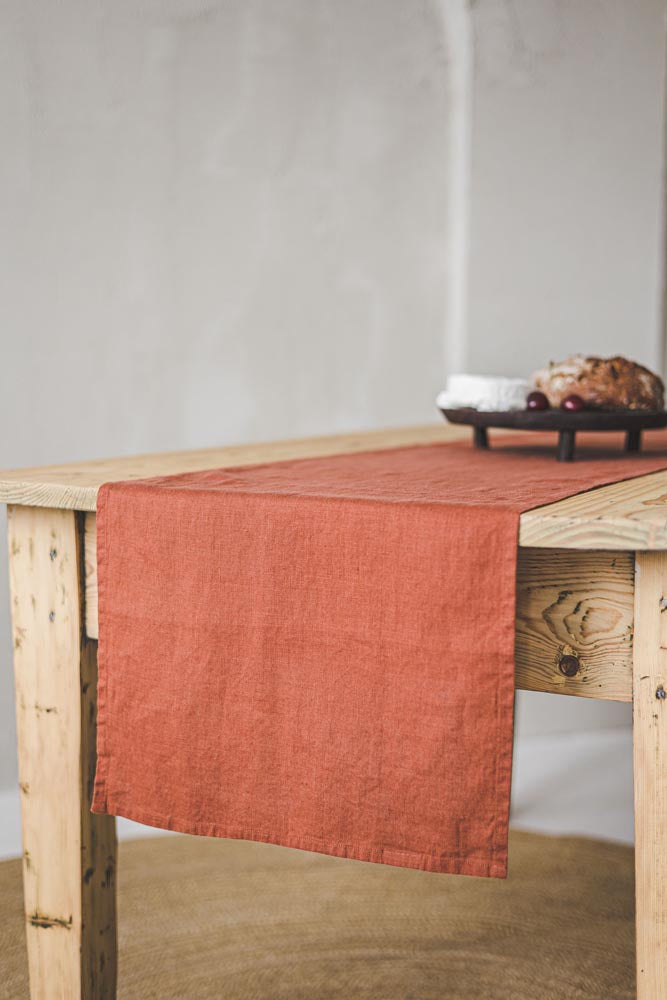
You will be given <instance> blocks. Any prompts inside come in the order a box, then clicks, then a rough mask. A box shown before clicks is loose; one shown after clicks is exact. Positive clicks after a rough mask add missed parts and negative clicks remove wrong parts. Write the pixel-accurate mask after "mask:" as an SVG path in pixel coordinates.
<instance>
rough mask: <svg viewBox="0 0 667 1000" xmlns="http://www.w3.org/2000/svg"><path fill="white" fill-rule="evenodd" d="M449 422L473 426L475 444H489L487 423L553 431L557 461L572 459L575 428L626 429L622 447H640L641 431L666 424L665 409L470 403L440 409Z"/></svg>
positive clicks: (594, 429) (524, 429)
mask: <svg viewBox="0 0 667 1000" xmlns="http://www.w3.org/2000/svg"><path fill="white" fill-rule="evenodd" d="M441 413H442V414H443V416H444V417H445V419H446V420H448V421H449V422H450V424H469V425H470V426H471V427H472V428H473V434H474V441H475V446H476V447H477V448H488V447H489V438H488V434H487V430H488V428H489V427H502V428H506V429H507V428H511V429H513V430H522V431H556V432H557V433H558V447H557V449H556V458H557V460H558V461H559V462H572V461H573V460H574V453H575V446H576V434H577V431H625V450H626V451H641V446H642V445H641V440H642V431H645V430H654V429H656V428H659V427H667V410H641V411H640V410H616V411H615V412H606V411H604V410H582V411H580V412H579V413H570V412H568V411H566V410H507V411H506V412H502V413H488V412H485V411H483V410H474V409H472V408H471V407H461V408H459V409H442V408H441Z"/></svg>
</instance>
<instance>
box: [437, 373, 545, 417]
mask: <svg viewBox="0 0 667 1000" xmlns="http://www.w3.org/2000/svg"><path fill="white" fill-rule="evenodd" d="M529 392H530V383H529V381H528V379H525V378H505V377H503V376H499V375H450V376H449V377H448V378H447V383H446V386H445V388H444V389H443V391H442V392H441V393H440V394H439V396H438V398H437V400H436V403H437V405H438V406H439V407H441V409H443V410H447V409H458V408H459V407H468V406H469V407H471V408H472V409H475V410H483V411H484V412H487V413H500V412H504V411H506V410H523V409H525V406H526V396H527V395H528V393H529Z"/></svg>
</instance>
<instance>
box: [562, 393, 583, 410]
mask: <svg viewBox="0 0 667 1000" xmlns="http://www.w3.org/2000/svg"><path fill="white" fill-rule="evenodd" d="M560 408H561V410H567V411H568V412H569V413H579V412H580V411H581V410H585V409H586V404H585V403H584V401H583V399H582V398H581V396H577V395H576V393H572V395H571V396H566V397H565V399H564V400H562V402H561V404H560Z"/></svg>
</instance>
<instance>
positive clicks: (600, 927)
mask: <svg viewBox="0 0 667 1000" xmlns="http://www.w3.org/2000/svg"><path fill="white" fill-rule="evenodd" d="M632 867H633V855H632V851H631V849H629V848H627V847H621V846H617V845H611V844H604V843H600V842H598V841H593V840H585V839H579V838H551V837H543V836H538V835H535V834H528V833H517V832H514V833H513V834H512V835H511V837H510V872H509V878H508V880H507V881H506V882H503V881H497V880H495V879H493V880H488V879H475V878H460V877H456V876H449V875H430V874H426V873H424V872H419V871H410V870H407V869H399V868H389V867H386V866H383V865H373V864H364V863H362V862H358V861H342V860H338V859H335V858H331V857H324V856H321V855H317V854H308V853H305V852H301V851H294V850H289V849H286V848H281V847H272V846H266V845H260V844H250V843H244V842H234V841H225V840H208V839H199V838H191V837H165V838H155V839H150V840H139V841H133V842H130V843H123V844H121V845H120V861H119V910H120V915H119V919H120V955H121V959H120V973H119V992H118V996H119V1000H176V998H178V1000H209V998H211V1000H213V998H215V1000H223V998H224V1000H329V998H334V997H335V998H341V1000H342V998H345V1000H580V998H581V1000H583V998H586V1000H626V998H627V1000H631V998H633V997H634V954H633V934H634V931H633V876H632ZM24 947H25V939H24V932H23V921H22V901H21V874H20V864H19V862H18V861H5V862H1V863H0V997H1V998H2V1000H24V998H27V996H28V986H27V970H26V960H25V955H24Z"/></svg>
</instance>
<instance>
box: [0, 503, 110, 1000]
mask: <svg viewBox="0 0 667 1000" xmlns="http://www.w3.org/2000/svg"><path fill="white" fill-rule="evenodd" d="M8 524H9V562H10V578H11V602H12V621H13V645H14V671H15V680H16V711H17V728H18V752H19V781H20V786H21V822H22V830H23V887H24V899H25V912H26V921H27V925H26V931H27V941H28V965H29V974H30V997H31V1000H112V998H113V997H115V995H116V901H115V867H116V833H115V821H114V819H113V817H110V816H94V815H93V814H92V813H91V812H90V798H91V792H92V782H93V778H94V770H95V729H96V711H95V701H96V690H97V644H96V643H95V642H92V641H89V640H87V639H86V638H85V636H83V629H82V621H83V617H82V611H83V569H82V567H83V545H82V528H83V518H82V515H79V514H76V513H75V512H74V511H66V510H51V509H46V508H37V507H10V508H9V511H8Z"/></svg>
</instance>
